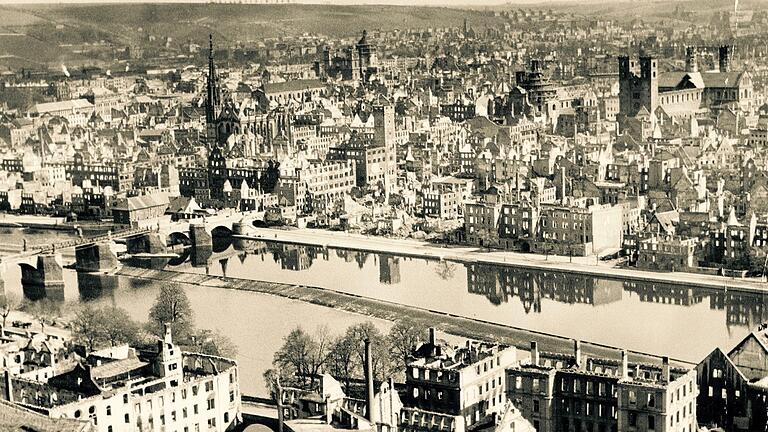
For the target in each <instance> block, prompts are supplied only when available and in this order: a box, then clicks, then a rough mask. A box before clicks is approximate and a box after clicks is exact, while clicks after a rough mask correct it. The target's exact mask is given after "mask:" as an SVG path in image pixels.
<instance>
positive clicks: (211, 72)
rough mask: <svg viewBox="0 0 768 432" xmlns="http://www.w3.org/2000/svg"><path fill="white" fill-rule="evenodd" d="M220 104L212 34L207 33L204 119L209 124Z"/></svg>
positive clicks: (212, 120)
mask: <svg viewBox="0 0 768 432" xmlns="http://www.w3.org/2000/svg"><path fill="white" fill-rule="evenodd" d="M220 105H221V93H220V90H219V76H218V74H216V65H215V63H214V61H213V35H211V34H209V35H208V94H207V100H206V104H205V106H206V108H205V120H206V122H207V123H208V124H209V125H210V124H213V123H214V122H215V121H216V117H217V115H218V111H219V107H220Z"/></svg>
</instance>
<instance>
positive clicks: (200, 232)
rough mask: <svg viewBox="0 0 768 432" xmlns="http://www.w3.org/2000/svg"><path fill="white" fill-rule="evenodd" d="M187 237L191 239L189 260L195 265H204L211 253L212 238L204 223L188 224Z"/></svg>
mask: <svg viewBox="0 0 768 432" xmlns="http://www.w3.org/2000/svg"><path fill="white" fill-rule="evenodd" d="M189 239H190V240H192V254H191V261H192V265H193V266H195V267H199V266H205V265H207V264H208V259H209V258H210V257H211V255H212V254H213V238H212V237H211V235H210V234H208V231H206V230H205V225H204V224H190V225H189Z"/></svg>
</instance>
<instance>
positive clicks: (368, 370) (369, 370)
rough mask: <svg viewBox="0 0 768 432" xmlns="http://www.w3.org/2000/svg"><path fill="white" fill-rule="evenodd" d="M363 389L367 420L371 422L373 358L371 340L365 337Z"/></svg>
mask: <svg viewBox="0 0 768 432" xmlns="http://www.w3.org/2000/svg"><path fill="white" fill-rule="evenodd" d="M365 390H366V404H367V409H368V411H367V412H366V415H367V417H368V420H369V421H370V422H371V423H373V358H372V355H371V341H370V340H369V339H365Z"/></svg>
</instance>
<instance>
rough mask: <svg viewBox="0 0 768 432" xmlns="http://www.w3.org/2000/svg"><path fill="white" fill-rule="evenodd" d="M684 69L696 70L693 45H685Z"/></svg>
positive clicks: (697, 65)
mask: <svg viewBox="0 0 768 432" xmlns="http://www.w3.org/2000/svg"><path fill="white" fill-rule="evenodd" d="M685 70H686V72H698V71H699V64H698V62H697V61H696V50H695V49H694V48H693V47H690V46H688V47H685Z"/></svg>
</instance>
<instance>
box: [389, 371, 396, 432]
mask: <svg viewBox="0 0 768 432" xmlns="http://www.w3.org/2000/svg"><path fill="white" fill-rule="evenodd" d="M395 391H396V390H395V379H394V378H392V377H389V431H390V432H397V413H396V412H395Z"/></svg>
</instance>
